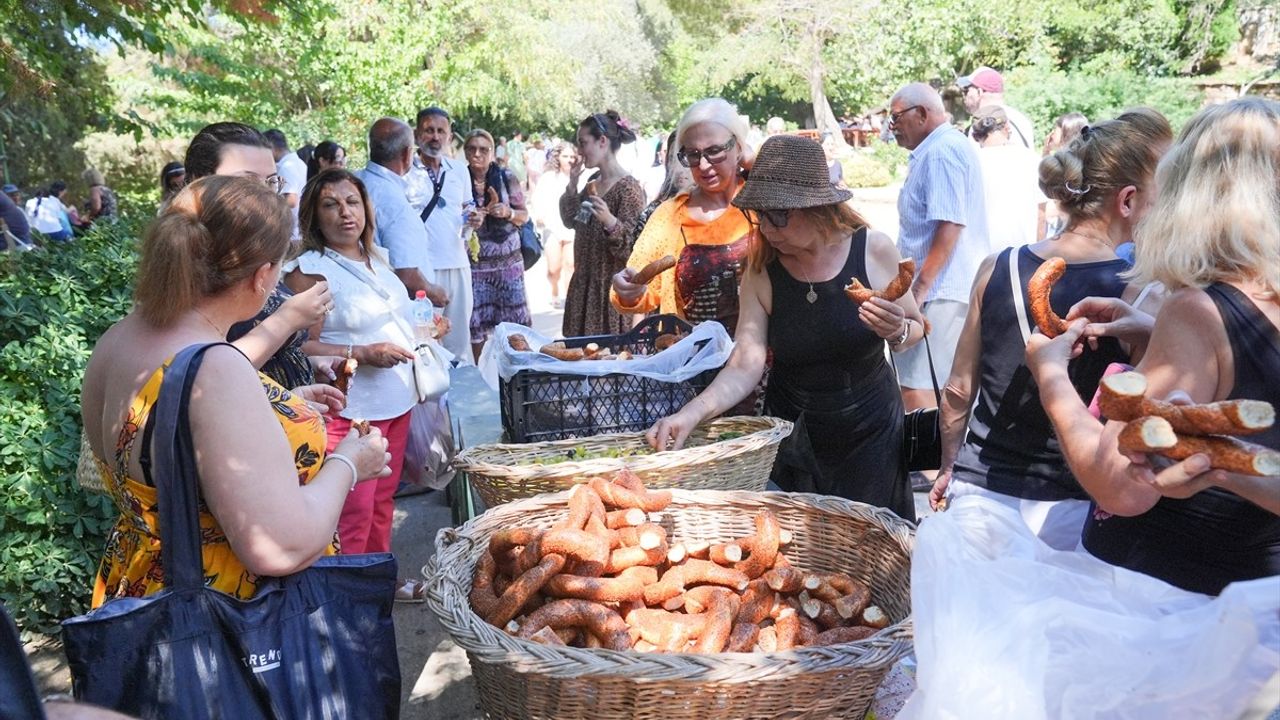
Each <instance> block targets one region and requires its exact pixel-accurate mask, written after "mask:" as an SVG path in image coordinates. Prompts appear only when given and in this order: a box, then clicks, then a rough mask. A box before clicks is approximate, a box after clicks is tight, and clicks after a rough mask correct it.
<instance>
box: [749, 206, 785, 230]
mask: <svg viewBox="0 0 1280 720" xmlns="http://www.w3.org/2000/svg"><path fill="white" fill-rule="evenodd" d="M760 218H764V219H765V220H768V221H769V224H770V225H772V226H774V227H776V228H784V227H786V226H787V223H788V222H790V220H791V211H790V210H748V211H747V222H749V223H751V224H752V225H757V226H758V225H760Z"/></svg>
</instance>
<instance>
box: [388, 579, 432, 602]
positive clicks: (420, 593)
mask: <svg viewBox="0 0 1280 720" xmlns="http://www.w3.org/2000/svg"><path fill="white" fill-rule="evenodd" d="M395 599H396V602H398V603H420V602H424V601H425V600H426V599H427V583H426V581H424V580H405V581H404V582H403V583H401V585H400V587H398V588H396V596H395Z"/></svg>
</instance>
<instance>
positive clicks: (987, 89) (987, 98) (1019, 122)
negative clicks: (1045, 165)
mask: <svg viewBox="0 0 1280 720" xmlns="http://www.w3.org/2000/svg"><path fill="white" fill-rule="evenodd" d="M956 85H959V86H960V90H961V91H963V92H964V109H965V110H968V111H969V114H970V115H976V114H977V112H978V110H979V109H980V108H984V107H989V106H992V105H996V106H999V107H1002V108H1004V112H1005V115H1007V116H1008V118H1009V125H1010V130H1011V132H1010V133H1009V138H1010V140H1011V141H1012V142H1015V143H1020V144H1021V145H1022V146H1023V147H1026V148H1030V149H1032V150H1035V149H1036V147H1037V146H1036V133H1035V127H1033V126H1032V125H1031V118H1028V117H1027V116H1026V115H1024V114H1022V113H1021V112H1019V111H1018V110H1017V109H1016V108H1011V107H1009V105H1008V104H1006V103H1005V101H1004V76H1003V75H1001V74H1000V73H998V72H996V71H995V70H992V69H991V68H989V67H987V66H985V65H983V66H982V67H980V68H978V69H977V70H974V71H973V72H972V73H970V74H969V75H965V76H964V77H962V78H960V79H959V80H956ZM971 131H972V126H970V130H969V131H966V133H965V134H966V135H971V134H972V132H971Z"/></svg>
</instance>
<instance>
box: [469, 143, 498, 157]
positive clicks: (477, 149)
mask: <svg viewBox="0 0 1280 720" xmlns="http://www.w3.org/2000/svg"><path fill="white" fill-rule="evenodd" d="M462 151H463V152H464V153H466V154H468V155H488V154H489V153H491V152H493V148H487V147H484V146H483V145H468V146H467V147H465V148H463V149H462Z"/></svg>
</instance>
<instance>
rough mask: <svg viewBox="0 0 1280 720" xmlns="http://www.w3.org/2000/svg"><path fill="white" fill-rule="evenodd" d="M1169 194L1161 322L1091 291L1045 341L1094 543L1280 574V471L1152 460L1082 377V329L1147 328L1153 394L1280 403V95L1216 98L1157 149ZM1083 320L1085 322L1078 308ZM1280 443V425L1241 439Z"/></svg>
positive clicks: (1186, 568) (1033, 350)
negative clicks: (1123, 434) (1092, 506)
mask: <svg viewBox="0 0 1280 720" xmlns="http://www.w3.org/2000/svg"><path fill="white" fill-rule="evenodd" d="M1155 184H1156V185H1157V186H1158V187H1159V193H1160V194H1159V198H1158V199H1157V200H1156V204H1155V206H1154V207H1153V208H1152V209H1151V212H1150V214H1149V217H1148V219H1147V220H1145V221H1144V222H1143V224H1142V226H1141V227H1140V228H1139V230H1138V237H1137V247H1136V252H1137V255H1136V257H1135V263H1134V269H1133V275H1134V279H1135V281H1136V282H1139V283H1141V282H1159V283H1161V284H1163V285H1164V286H1165V287H1166V288H1168V291H1169V295H1168V297H1167V298H1166V299H1165V301H1164V303H1163V305H1162V306H1161V308H1160V311H1159V314H1158V315H1157V316H1156V317H1155V320H1154V325H1152V324H1151V319H1150V318H1149V317H1145V316H1143V314H1142V313H1138V312H1135V311H1133V310H1132V309H1126V308H1124V307H1121V306H1119V304H1118V303H1115V302H1114V301H1104V300H1101V299H1090V300H1089V301H1087V302H1085V303H1081V304H1080V305H1079V306H1078V307H1077V308H1074V309H1073V310H1072V313H1071V315H1067V316H1065V317H1066V318H1067V319H1068V320H1072V322H1071V324H1070V326H1069V327H1068V329H1067V331H1066V332H1064V333H1063V334H1062V335H1059V336H1058V337H1056V338H1053V339H1052V340H1050V339H1048V338H1045V337H1043V336H1037V337H1033V338H1032V339H1031V342H1030V343H1029V344H1028V346H1027V364H1028V366H1029V367H1030V368H1031V370H1032V372H1033V373H1034V378H1035V381H1036V384H1037V385H1038V386H1039V388H1040V399H1041V401H1042V402H1043V403H1044V407H1045V410H1046V411H1047V413H1048V415H1049V418H1050V419H1052V420H1053V427H1054V429H1055V430H1056V431H1057V433H1058V437H1059V438H1060V439H1061V442H1062V454H1063V456H1064V457H1065V459H1066V462H1067V463H1068V464H1069V465H1070V466H1071V470H1072V472H1073V473H1074V474H1075V477H1077V478H1078V479H1079V480H1080V484H1081V485H1083V486H1084V488H1085V490H1087V491H1088V492H1089V495H1090V496H1091V497H1092V498H1093V500H1094V502H1095V503H1096V511H1095V512H1094V513H1093V515H1092V517H1090V518H1089V520H1088V521H1087V522H1086V524H1085V527H1084V537H1083V541H1084V547H1085V549H1086V550H1087V551H1088V552H1089V553H1090V554H1092V555H1094V556H1095V557H1098V558H1100V559H1102V560H1105V561H1107V562H1109V563H1111V564H1113V565H1118V566H1120V567H1124V568H1128V569H1130V570H1136V571H1138V572H1141V573H1145V574H1147V575H1151V576H1153V577H1157V578H1159V579H1161V580H1164V581H1165V582H1168V583H1171V584H1173V585H1176V586H1178V587H1180V588H1183V589H1185V590H1190V591H1192V592H1200V593H1208V594H1214V595H1216V594H1218V593H1221V592H1222V590H1223V588H1225V587H1226V586H1227V585H1228V584H1230V583H1232V582H1236V581H1240V580H1250V579H1254V578H1260V577H1267V576H1272V575H1277V574H1280V479H1278V478H1276V477H1253V476H1243V475H1235V474H1232V473H1227V472H1223V471H1222V470H1212V471H1210V467H1211V464H1210V458H1209V457H1208V456H1206V455H1204V454H1202V453H1198V454H1195V455H1192V456H1190V457H1188V458H1186V459H1184V460H1182V461H1180V462H1176V463H1175V462H1171V461H1170V462H1169V464H1168V465H1167V466H1166V465H1155V464H1153V462H1152V460H1151V459H1150V458H1149V457H1147V456H1143V455H1126V454H1125V453H1122V452H1121V451H1120V450H1119V444H1118V437H1119V434H1120V430H1121V429H1122V427H1123V426H1124V423H1121V422H1117V421H1109V422H1106V423H1105V424H1104V423H1103V422H1100V421H1098V420H1097V419H1096V418H1095V417H1094V416H1093V415H1092V414H1091V413H1090V412H1089V409H1088V408H1087V407H1086V406H1085V403H1084V402H1083V401H1082V400H1081V399H1080V397H1079V396H1077V395H1076V394H1075V393H1074V392H1073V390H1072V387H1071V384H1070V358H1071V357H1072V355H1074V354H1075V352H1076V349H1075V348H1076V347H1077V346H1078V345H1079V344H1080V341H1081V340H1082V339H1088V338H1090V337H1095V336H1097V335H1099V334H1102V333H1106V334H1111V333H1112V332H1114V330H1112V328H1127V329H1130V331H1131V332H1134V333H1135V334H1139V335H1141V336H1142V337H1144V338H1145V337H1147V335H1148V333H1149V338H1150V340H1149V342H1147V343H1146V351H1145V353H1144V354H1143V356H1142V359H1141V361H1140V362H1138V364H1137V370H1138V372H1140V373H1142V374H1143V375H1144V376H1145V377H1146V379H1147V389H1146V397H1148V398H1161V399H1168V400H1178V399H1179V398H1180V399H1181V400H1183V401H1190V402H1196V403H1203V402H1215V401H1219V400H1240V399H1250V400H1263V401H1266V402H1269V403H1271V404H1272V405H1273V406H1275V407H1280V383H1277V381H1276V378H1277V377H1280V300H1278V298H1280V242H1277V238H1280V103H1277V102H1275V101H1274V100H1264V99H1263V98H1259V97H1244V98H1239V99H1236V100H1232V101H1231V102H1228V103H1224V104H1221V105H1211V106H1209V107H1206V108H1204V109H1203V110H1201V111H1200V113H1199V114H1197V115H1196V116H1195V117H1194V118H1192V119H1191V120H1190V121H1189V122H1188V123H1187V124H1186V125H1185V126H1184V127H1183V129H1182V133H1181V134H1180V135H1179V137H1178V141H1177V142H1176V143H1175V144H1174V146H1173V147H1172V148H1171V149H1170V150H1169V153H1168V154H1167V155H1166V156H1165V158H1164V160H1163V161H1161V163H1160V167H1159V169H1158V170H1157V172H1156V177H1155ZM1073 318H1074V319H1073ZM1244 439H1246V440H1248V441H1249V442H1251V443H1254V444H1256V445H1261V446H1263V447H1266V448H1270V449H1272V450H1280V425H1274V426H1272V427H1271V428H1269V429H1267V430H1264V431H1263V432H1260V433H1257V434H1253V435H1249V436H1248V437H1246V438H1244Z"/></svg>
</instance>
